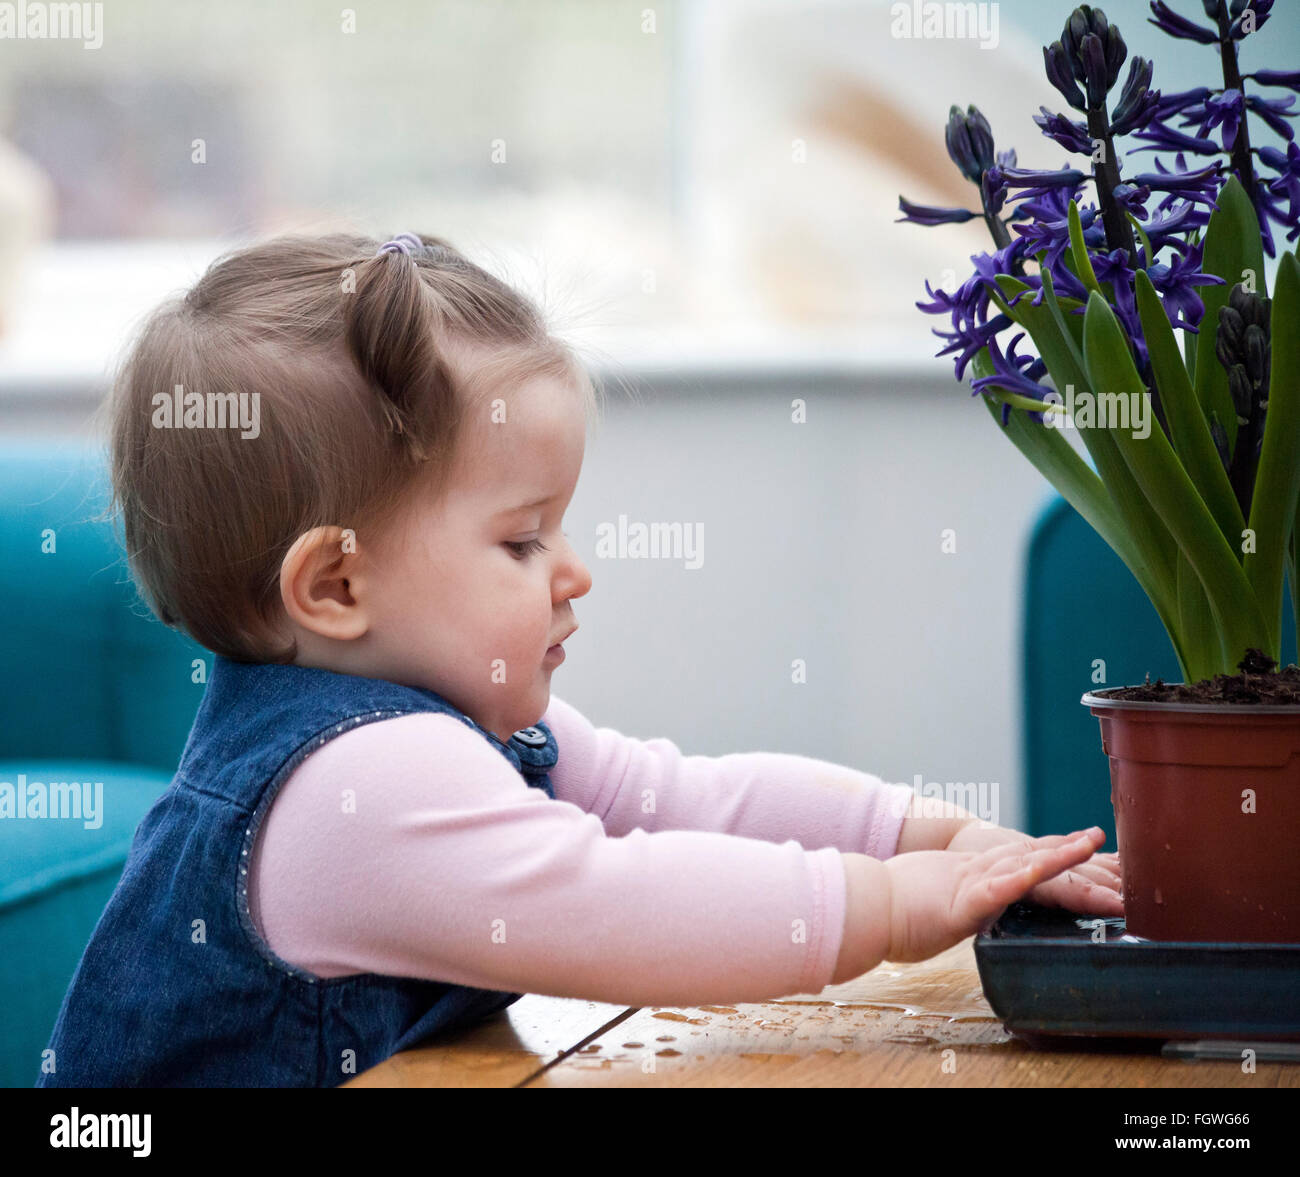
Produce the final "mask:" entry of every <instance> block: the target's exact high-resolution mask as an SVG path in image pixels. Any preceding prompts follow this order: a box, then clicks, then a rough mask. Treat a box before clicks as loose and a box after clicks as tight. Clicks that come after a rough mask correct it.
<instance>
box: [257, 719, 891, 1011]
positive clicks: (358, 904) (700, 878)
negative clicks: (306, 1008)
mask: <svg viewBox="0 0 1300 1177" xmlns="http://www.w3.org/2000/svg"><path fill="white" fill-rule="evenodd" d="M345 791H348V793H349V796H350V797H351V798H353V800H352V801H351V803H350V804H347V805H345V804H344V800H345V798H344V793H345ZM251 857H252V863H251V867H250V878H249V894H250V897H251V898H252V901H253V910H252V915H253V920H254V923H255V925H256V926H257V927H258V928H259V930H260V931H261V932H262V934H263V937H264V938H265V939H266V941H267V942H268V944H269V945H270V947H271V949H272V950H273V951H274V952H275V953H276V954H277V955H278V956H280V957H281V958H282V959H284V960H287V961H289V962H290V963H292V964H295V965H298V966H299V967H301V968H304V969H307V970H308V971H310V972H312V973H315V974H316V975H318V976H322V977H333V976H343V975H347V974H351V973H358V972H378V973H385V974H390V975H398V976H412V977H426V978H429V979H434V980H445V981H450V982H454V983H458V984H465V985H473V986H478V987H482V988H487V989H499V990H504V991H508V992H531V993H544V994H553V995H555V996H562V997H580V998H587V999H591V1000H598V1001H610V1002H619V1003H627V1004H636V1005H681V1004H685V1005H698V1004H700V1003H704V1002H711V1001H758V1000H763V999H769V998H773V997H779V996H783V995H786V994H791V993H800V992H810V991H811V992H815V991H817V990H820V989H821V988H822V987H823V986H825V985H826V984H827V983H828V982H829V981H830V978H831V975H832V973H833V972H834V971H835V969H836V967H837V964H838V957H839V948H840V943H841V939H842V936H843V928H844V902H845V878H844V869H843V866H842V864H841V855H840V854H839V852H838V851H836V850H834V849H831V848H825V849H820V850H805V849H804V848H803V847H801V846H800V845H798V844H797V843H796V842H794V841H786V842H785V843H784V844H781V845H777V844H773V843H770V842H766V841H759V840H755V839H749V838H741V837H732V836H728V835H725V834H719V833H709V832H697V831H668V832H662V833H653V834H652V833H647V832H645V831H643V830H633V831H631V832H629V833H628V835H627V836H626V837H620V838H615V837H610V836H609V835H608V833H607V831H606V830H605V828H604V827H603V826H602V825H601V822H600V820H599V819H598V818H597V817H596V816H594V815H592V814H589V813H585V812H583V810H582V809H580V808H579V807H578V806H576V805H573V804H570V803H568V802H565V801H561V800H554V801H553V800H551V799H549V798H547V797H546V796H545V794H544V793H542V792H541V791H540V790H537V789H530V788H528V787H527V786H526V785H525V784H524V782H523V781H522V780H521V779H520V777H519V775H518V774H517V773H516V772H515V771H514V769H513V768H512V767H511V766H510V765H509V764H508V763H507V761H506V760H505V758H504V757H503V756H501V755H500V753H499V752H497V751H496V750H494V749H493V748H491V747H490V746H489V745H488V744H487V743H486V742H485V741H484V740H483V738H482V736H480V735H479V734H477V733H475V732H473V731H471V730H470V729H469V728H467V727H466V726H465V725H464V724H463V723H460V722H459V721H457V720H456V719H453V718H451V717H448V716H442V715H423V714H421V715H412V716H404V717H402V718H398V719H391V720H386V721H381V722H376V723H372V724H368V725H364V726H362V727H358V728H355V729H353V730H352V731H349V732H347V733H345V734H344V735H342V736H339V737H336V738H335V739H333V740H331V741H329V742H328V743H326V744H325V745H324V746H323V747H321V748H320V749H318V750H317V751H316V752H314V753H312V754H311V755H310V756H309V757H308V758H307V759H306V760H305V761H304V762H303V763H302V765H300V766H299V767H298V769H297V770H295V772H294V773H293V775H292V776H291V777H290V779H289V780H288V782H287V783H286V784H285V785H284V787H283V789H282V790H281V792H280V793H279V795H278V796H277V797H276V799H275V800H274V802H273V803H272V805H271V806H270V808H269V810H268V812H267V816H266V819H265V821H264V823H263V826H262V828H261V830H260V831H259V834H258V836H257V838H256V840H255V843H254V848H253V853H252V856H251ZM882 910H883V909H882Z"/></svg>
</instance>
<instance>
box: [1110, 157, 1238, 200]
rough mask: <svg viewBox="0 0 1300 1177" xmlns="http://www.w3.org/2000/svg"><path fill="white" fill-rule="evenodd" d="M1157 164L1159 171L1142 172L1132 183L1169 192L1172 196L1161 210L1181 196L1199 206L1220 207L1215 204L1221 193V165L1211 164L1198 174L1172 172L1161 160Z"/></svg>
mask: <svg viewBox="0 0 1300 1177" xmlns="http://www.w3.org/2000/svg"><path fill="white" fill-rule="evenodd" d="M1155 164H1156V168H1157V169H1158V170H1156V171H1154V172H1142V173H1141V174H1140V175H1137V176H1133V177H1132V179H1131V181H1130V182H1131V183H1133V184H1143V185H1145V186H1146V187H1147V188H1150V189H1152V190H1154V191H1156V192H1168V193H1169V194H1170V195H1168V196H1166V197H1165V199H1164V200H1162V201H1161V202H1160V205H1159V208H1162V209H1163V208H1166V207H1168V206H1169V205H1170V204H1172V203H1173V201H1174V198H1175V196H1181V197H1182V198H1183V199H1184V200H1193V201H1195V202H1196V203H1198V204H1207V205H1209V206H1210V207H1211V208H1217V207H1218V206H1217V205H1216V204H1215V203H1214V197H1215V196H1216V195H1218V191H1219V185H1218V175H1219V172H1220V170H1221V169H1220V165H1219V164H1210V165H1209V166H1208V167H1204V168H1201V170H1200V171H1197V172H1171V171H1168V170H1167V169H1166V168H1165V166H1164V164H1162V163H1161V162H1160V161H1159V160H1156V161H1155Z"/></svg>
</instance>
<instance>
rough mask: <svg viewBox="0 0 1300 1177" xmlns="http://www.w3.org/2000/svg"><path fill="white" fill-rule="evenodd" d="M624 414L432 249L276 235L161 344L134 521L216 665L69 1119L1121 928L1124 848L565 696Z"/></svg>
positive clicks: (82, 995)
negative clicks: (535, 1013) (595, 447)
mask: <svg viewBox="0 0 1300 1177" xmlns="http://www.w3.org/2000/svg"><path fill="white" fill-rule="evenodd" d="M595 404H596V393H595V389H594V388H593V386H592V383H591V381H590V379H589V378H588V376H587V375H586V373H585V372H584V370H583V368H582V366H581V364H580V363H579V362H578V360H577V358H576V356H575V355H574V353H573V352H572V351H571V350H570V349H568V348H567V347H566V346H564V345H563V344H562V343H561V342H559V341H558V340H557V339H555V338H554V337H553V336H552V335H551V334H550V333H549V331H548V329H547V326H546V324H545V323H544V321H543V317H542V315H541V313H540V311H539V310H538V308H537V307H536V306H535V305H533V304H532V302H531V301H530V300H528V299H527V298H525V297H523V296H522V295H521V294H520V293H518V292H517V291H515V290H513V289H511V288H510V286H509V285H507V284H506V283H503V282H502V281H499V280H498V279H496V278H494V277H493V276H491V275H489V274H488V273H486V272H485V271H484V270H482V269H481V268H479V267H478V266H475V265H474V264H472V263H471V262H469V261H468V260H467V259H466V258H465V257H464V256H462V255H461V254H460V253H459V252H457V251H456V250H455V249H454V248H452V247H451V246H450V245H448V244H447V243H446V242H444V241H441V240H439V239H437V238H432V237H418V236H415V235H413V234H402V235H400V236H398V237H396V238H394V239H393V240H391V241H388V242H385V243H384V244H382V245H380V244H379V243H378V242H376V241H373V240H370V239H368V238H365V237H362V236H356V235H350V234H333V235H322V236H313V237H282V238H278V239H275V240H272V241H270V242H267V243H264V244H260V245H255V246H252V247H249V248H245V249H241V250H238V251H235V252H233V253H231V254H229V255H227V256H226V257H224V258H222V259H220V260H218V261H217V262H215V263H214V264H213V265H212V266H211V267H210V268H209V269H208V271H207V273H205V274H204V275H203V277H202V278H201V279H200V280H199V282H198V283H197V284H196V285H195V286H194V288H193V289H192V290H190V291H189V293H188V294H186V295H185V296H184V297H183V298H179V299H176V300H175V301H172V302H169V303H167V304H166V305H164V306H162V307H161V308H159V309H158V310H157V311H155V312H154V314H153V315H152V316H151V317H150V318H149V319H148V320H147V321H146V323H145V325H144V327H143V328H142V330H141V332H140V334H139V337H138V339H137V340H136V341H135V343H134V346H133V347H132V349H131V350H130V352H129V354H128V355H127V358H126V361H125V363H124V365H123V367H122V369H121V371H120V373H119V375H118V378H117V380H116V382H115V388H114V394H113V399H112V406H111V411H112V427H111V433H112V476H113V486H114V492H115V501H116V504H117V505H118V506H119V507H120V509H121V512H122V516H123V522H124V527H125V539H126V547H127V554H128V557H129V560H130V563H131V567H132V570H133V573H134V575H135V577H136V579H137V581H138V583H139V585H140V587H141V590H142V592H143V593H144V595H145V596H146V598H147V599H148V601H149V603H150V605H151V606H152V607H153V609H154V610H155V611H156V612H157V614H158V616H159V617H160V618H161V619H162V620H163V621H164V622H166V623H167V624H168V625H172V626H177V627H180V628H183V629H184V630H185V631H186V632H188V633H189V634H191V635H192V636H193V637H194V638H195V639H197V640H198V641H199V642H201V643H202V644H203V645H205V646H206V647H207V648H208V649H210V650H211V651H213V652H214V654H215V659H214V661H213V666H212V670H211V674H210V677H209V681H208V684H207V689H206V692H205V694H204V697H203V701H202V704H201V705H200V708H199V711H198V714H197V716H196V718H195V720H194V726H193V729H192V731H191V733H190V737H189V740H188V742H187V744H186V746H185V750H184V752H183V754H182V756H181V761H180V764H179V767H178V769H177V772H176V775H175V778H174V779H173V781H172V783H171V784H170V786H169V787H168V788H167V790H166V791H165V792H164V793H163V794H162V796H161V797H160V798H159V799H158V801H157V802H156V803H155V804H154V806H153V807H152V809H151V810H150V811H149V813H148V814H147V815H146V817H145V818H144V820H143V821H142V822H141V824H140V826H139V828H138V830H137V831H136V835H135V839H134V842H133V845H132V848H131V852H130V855H129V858H128V860H127V863H126V867H125V870H124V871H123V874H122V878H121V881H120V882H119V884H118V886H117V889H116V891H115V892H114V894H113V896H112V898H111V900H110V901H109V903H108V906H107V907H106V909H105V910H104V913H103V915H102V917H101V918H100V921H99V923H98V925H97V927H96V929H95V932H94V935H93V937H92V939H91V941H90V944H89V945H88V946H87V948H86V950H85V953H84V954H83V957H82V959H81V962H80V964H79V966H78V968H77V971H76V974H75V976H74V977H73V980H72V983H71V986H70V988H69V990H68V993H67V995H66V996H65V998H64V1003H63V1007H62V1010H61V1012H60V1014H59V1018H58V1021H57V1023H56V1025H55V1027H54V1032H53V1037H52V1039H51V1042H50V1049H49V1051H47V1053H46V1055H45V1058H44V1061H43V1065H42V1073H41V1076H40V1079H39V1083H40V1084H41V1085H56V1084H57V1085H69V1086H170V1085H187V1086H321V1087H328V1086H335V1085H337V1084H340V1083H343V1082H345V1081H346V1080H347V1079H348V1078H350V1077H351V1076H353V1075H355V1074H357V1073H359V1072H360V1071H363V1070H365V1069H366V1068H368V1067H370V1066H373V1065H374V1064H375V1063H378V1062H379V1061H381V1060H382V1059H384V1058H386V1057H388V1056H389V1055H391V1054H393V1053H395V1052H397V1051H401V1050H405V1049H407V1048H408V1047H411V1046H414V1045H415V1044H416V1043H419V1042H421V1041H424V1040H426V1039H428V1038H429V1037H431V1036H433V1035H436V1034H442V1033H446V1032H448V1031H450V1030H452V1029H454V1028H457V1027H462V1026H466V1025H469V1024H472V1023H473V1022H475V1021H477V1020H480V1019H482V1018H484V1017H486V1016H488V1015H490V1014H493V1013H495V1012H497V1011H499V1010H501V1009H503V1008H504V1007H506V1006H507V1005H509V1004H510V1003H511V1002H513V1001H515V1000H517V999H518V998H519V996H520V995H521V994H523V993H540V994H551V995H555V996H560V997H573V998H585V999H590V1000H595V1001H605V1002H614V1003H618V1004H620V1005H634V1006H645V1005H660V1006H672V1005H700V1004H707V1003H735V1002H742V1001H748V1002H753V1001H762V1000H765V999H772V998H777V997H781V996H785V995H790V994H794V993H815V992H818V991H819V990H821V989H822V988H823V987H824V986H826V985H828V984H832V983H839V982H843V981H847V980H849V979H851V978H853V977H856V976H858V975H859V974H861V973H863V972H866V971H868V970H870V969H872V968H874V967H875V966H876V965H877V964H879V963H880V962H881V961H882V960H886V959H888V960H892V961H917V960H922V959H925V958H927V957H929V956H932V955H934V954H936V953H938V952H940V951H942V950H943V949H946V948H948V947H950V946H951V945H953V944H956V943H958V942H959V941H961V940H962V939H963V938H965V937H968V936H970V935H972V934H973V933H975V932H976V931H978V930H979V929H980V928H981V927H984V926H987V925H988V924H989V923H991V922H992V921H993V920H994V919H995V918H996V917H997V915H998V914H999V913H1000V912H1001V911H1002V909H1003V908H1005V907H1006V906H1007V905H1008V904H1009V903H1011V902H1013V901H1015V900H1017V899H1020V898H1022V897H1026V896H1027V897H1029V898H1031V899H1033V900H1035V901H1037V902H1039V903H1044V904H1049V905H1059V906H1064V907H1068V908H1071V909H1073V910H1075V911H1079V912H1086V913H1091V914H1094V915H1097V916H1113V915H1119V914H1121V913H1122V911H1123V906H1122V903H1121V900H1120V896H1119V875H1118V862H1117V859H1116V856H1114V855H1103V854H1098V853H1096V851H1097V850H1098V849H1099V847H1100V845H1101V844H1102V842H1103V841H1104V836H1103V834H1102V832H1101V831H1100V830H1099V829H1096V828H1094V829H1092V830H1090V831H1088V832H1086V833H1079V834H1075V835H1072V836H1070V837H1068V838H1066V837H1055V836H1054V837H1045V838H1029V837H1027V836H1025V835H1023V834H1019V833H1016V832H1015V831H1013V830H1007V829H1002V828H999V827H996V826H992V825H990V824H989V823H987V822H983V821H979V820H977V819H976V818H974V817H973V816H972V815H971V814H968V813H966V812H964V811H963V810H960V809H958V808H956V807H955V806H952V805H947V804H943V803H939V802H936V801H927V802H924V803H923V802H921V801H920V800H919V799H918V798H916V797H914V795H913V792H912V790H911V789H910V788H908V787H906V786H903V785H891V784H886V783H884V782H883V781H881V780H880V779H879V778H877V777H874V776H871V775H868V774H866V773H862V772H857V771H854V770H852V769H849V768H844V767H840V766H837V765H834V764H830V763H827V762H825V761H821V760H816V759H811V758H807V757H800V756H793V755H785V754H780V753H768V752H749V753H737V754H733V755H728V756H721V757H716V758H711V757H705V756H683V755H682V754H681V753H680V752H679V751H678V749H677V747H676V746H675V745H674V744H672V743H671V742H669V741H668V740H666V739H652V740H644V741H643V740H638V739H633V738H630V737H628V736H624V735H621V734H620V733H618V732H616V731H613V730H610V729H608V728H598V727H595V726H593V725H592V723H591V722H590V721H589V720H588V719H587V718H586V717H585V716H584V715H582V714H581V713H580V712H579V711H577V710H576V709H575V708H574V707H572V706H570V705H569V704H567V703H565V702H564V701H563V700H562V699H560V698H558V697H557V696H555V695H553V694H552V693H551V679H552V675H553V674H554V673H555V670H556V668H557V667H559V666H560V665H561V664H562V663H563V661H564V657H565V643H566V642H567V641H568V640H569V639H570V638H571V637H572V636H573V634H574V631H575V630H576V629H577V628H578V623H577V620H576V617H575V614H574V608H573V602H574V601H575V600H576V599H577V598H580V597H582V596H583V595H584V594H585V593H586V592H587V591H588V590H589V589H590V587H591V576H590V574H589V572H588V570H587V568H586V567H585V566H584V565H583V563H582V561H581V560H580V559H579V558H578V556H577V555H576V554H575V552H574V550H573V548H572V546H571V545H570V543H569V540H568V537H567V536H566V534H565V532H564V531H563V519H564V512H565V509H566V507H567V505H568V503H569V500H570V498H571V497H572V495H573V493H574V487H575V485H576V483H577V480H578V473H579V469H580V467H581V465H582V457H583V448H584V442H585V436H586V428H587V424H588V419H589V417H590V416H591V414H592V410H593V408H594V406H595ZM253 421H256V423H257V424H256V427H255V428H249V427H248V425H249V423H250V422H253Z"/></svg>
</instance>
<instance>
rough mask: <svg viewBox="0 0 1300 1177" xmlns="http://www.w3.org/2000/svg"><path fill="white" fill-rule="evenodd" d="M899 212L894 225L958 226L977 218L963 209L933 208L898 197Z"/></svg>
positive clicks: (976, 214)
mask: <svg viewBox="0 0 1300 1177" xmlns="http://www.w3.org/2000/svg"><path fill="white" fill-rule="evenodd" d="M898 207H899V210H900V211H901V212H902V213H903V215H902V216H901V217H899V218H898V220H896V221H895V222H894V223H895V224H898V223H899V222H901V221H910V222H911V223H912V224H913V225H960V224H962V223H963V222H965V221H970V220H973V219H974V218H975V217H977V216H979V214H978V213H973V212H971V211H970V210H969V209H965V208H934V207H933V206H931V205H928V204H913V203H912V202H911V201H910V200H908V199H906V198H905V197H902V196H900V197H899V198H898Z"/></svg>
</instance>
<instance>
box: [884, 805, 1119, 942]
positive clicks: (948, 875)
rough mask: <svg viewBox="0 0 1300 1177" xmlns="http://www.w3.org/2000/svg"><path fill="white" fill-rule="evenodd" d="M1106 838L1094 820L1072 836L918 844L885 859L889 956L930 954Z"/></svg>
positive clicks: (1086, 856) (1070, 865)
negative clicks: (972, 844) (982, 844)
mask: <svg viewBox="0 0 1300 1177" xmlns="http://www.w3.org/2000/svg"><path fill="white" fill-rule="evenodd" d="M1105 841H1106V835H1105V834H1104V833H1103V832H1102V831H1101V830H1100V829H1099V828H1098V827H1096V826H1093V828H1092V829H1091V830H1088V831H1086V832H1084V833H1078V834H1071V835H1070V836H1069V837H1062V836H1060V835H1056V834H1052V835H1049V836H1047V837H1044V838H1029V837H1025V839H1024V842H1023V843H1020V842H1016V843H1002V844H1000V845H997V846H994V847H992V848H990V849H988V850H982V851H964V850H918V851H914V852H912V853H910V854H897V855H895V856H894V857H893V858H889V859H886V860H885V862H884V864H883V865H884V866H885V868H886V870H888V872H889V876H890V891H891V896H890V926H889V932H890V935H889V952H888V954H887V959H889V960H893V961H917V960H927V959H929V958H930V957H932V956H934V955H935V954H936V953H939V952H942V951H943V950H944V949H946V948H951V947H952V946H953V945H954V944H957V943H960V942H961V941H962V940H964V939H965V938H966V937H967V936H972V935H974V934H975V933H976V932H978V931H980V930H981V929H983V928H985V927H987V926H988V925H989V924H991V923H992V922H993V921H994V920H995V919H996V918H997V917H998V916H999V915H1000V914H1001V913H1002V911H1003V910H1004V909H1005V908H1006V907H1007V906H1008V905H1009V904H1012V903H1014V902H1015V901H1016V900H1017V899H1023V898H1025V897H1026V896H1028V895H1029V894H1030V893H1031V892H1033V891H1034V890H1035V889H1037V888H1038V887H1040V886H1042V885H1043V884H1044V883H1045V882H1047V881H1048V880H1049V879H1052V878H1053V877H1054V876H1056V875H1059V874H1060V873H1061V872H1062V871H1064V870H1068V869H1070V868H1077V867H1078V866H1079V865H1080V864H1081V863H1083V862H1086V861H1087V860H1088V859H1090V858H1092V856H1093V852H1094V851H1095V850H1096V849H1097V847H1098V846H1101V845H1102V844H1104V843H1105Z"/></svg>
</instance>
